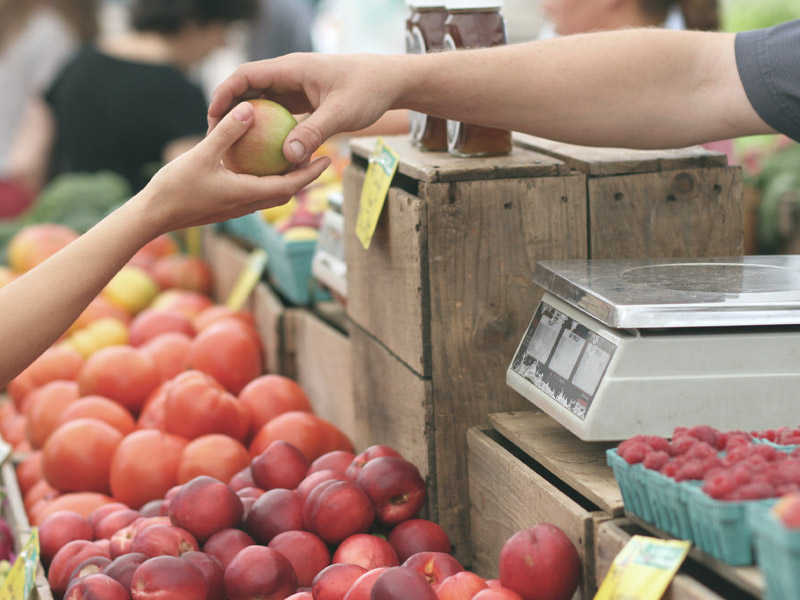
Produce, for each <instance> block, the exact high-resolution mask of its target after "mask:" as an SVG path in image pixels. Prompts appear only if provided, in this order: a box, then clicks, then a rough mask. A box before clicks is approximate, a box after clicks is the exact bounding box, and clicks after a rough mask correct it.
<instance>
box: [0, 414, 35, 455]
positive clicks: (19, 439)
mask: <svg viewBox="0 0 800 600" xmlns="http://www.w3.org/2000/svg"><path fill="white" fill-rule="evenodd" d="M0 435H2V436H3V439H4V440H5V441H7V442H8V443H9V444H11V445H12V446H14V448H15V449H16V448H17V447H18V446H22V445H23V444H24V443H26V442H27V435H28V418H27V417H26V416H25V415H21V414H19V413H17V412H14V413H11V414H9V415H7V416H6V417H4V418H3V421H2V422H0Z"/></svg>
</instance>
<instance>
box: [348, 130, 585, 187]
mask: <svg viewBox="0 0 800 600" xmlns="http://www.w3.org/2000/svg"><path fill="white" fill-rule="evenodd" d="M384 141H385V142H386V143H387V144H388V145H389V147H390V148H392V149H393V150H394V151H395V152H397V154H398V155H400V156H401V157H402V160H401V161H400V165H399V167H398V171H399V172H400V173H401V174H403V175H406V176H408V177H411V178H413V179H415V180H418V181H423V182H429V183H432V182H444V181H469V180H475V179H506V178H510V177H553V176H555V175H565V174H567V173H568V172H569V168H568V167H567V165H565V164H564V163H563V162H562V161H560V160H558V159H555V158H552V157H550V156H545V155H544V154H540V153H537V152H532V151H530V150H528V149H526V148H521V147H515V148H514V149H513V150H512V152H511V154H510V155H508V156H486V157H481V158H479V159H475V158H456V157H454V156H450V155H449V154H448V153H447V152H423V151H421V150H419V149H418V148H416V147H415V146H414V145H413V144H411V142H410V140H409V138H408V136H407V135H398V136H384ZM376 143H377V138H374V137H357V138H353V140H352V141H351V142H350V149H351V151H352V153H353V154H354V155H355V156H357V157H360V158H362V159H366V158H369V156H370V155H371V154H372V152H373V150H374V149H375V144H376Z"/></svg>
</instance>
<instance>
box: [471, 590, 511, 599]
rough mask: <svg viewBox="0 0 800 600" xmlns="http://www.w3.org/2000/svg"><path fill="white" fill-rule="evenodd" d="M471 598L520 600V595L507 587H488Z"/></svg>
mask: <svg viewBox="0 0 800 600" xmlns="http://www.w3.org/2000/svg"><path fill="white" fill-rule="evenodd" d="M472 600H522V596H520V595H519V594H518V593H517V592H515V591H513V590H509V589H508V588H504V587H495V588H493V587H489V588H487V589H485V590H481V591H480V592H478V593H477V594H475V595H474V596H473V597H472Z"/></svg>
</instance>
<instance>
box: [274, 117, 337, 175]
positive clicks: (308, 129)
mask: <svg viewBox="0 0 800 600" xmlns="http://www.w3.org/2000/svg"><path fill="white" fill-rule="evenodd" d="M341 131H343V130H342V129H341V126H340V123H339V119H338V118H336V115H335V114H334V113H332V111H331V110H330V109H326V108H325V107H324V105H321V106H320V107H319V108H317V110H315V111H314V112H313V113H311V115H309V117H308V118H306V119H304V120H303V121H301V122H300V123H298V124H297V125H296V126H295V127H294V129H292V130H291V131H290V132H289V135H288V136H286V141H284V143H283V155H284V156H285V157H286V158H287V159H288V160H289V162H291V163H293V164H301V163H302V162H303V161H305V160H308V159H309V158H310V157H311V155H312V154H313V153H314V152H315V151H316V149H317V148H319V147H320V146H321V145H322V142H324V141H325V140H327V139H328V138H329V137H331V136H332V135H334V134H336V133H340V132H341Z"/></svg>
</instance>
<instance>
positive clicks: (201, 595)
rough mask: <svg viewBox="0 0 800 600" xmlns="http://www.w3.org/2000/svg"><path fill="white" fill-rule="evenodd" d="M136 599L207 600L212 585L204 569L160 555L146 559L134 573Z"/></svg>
mask: <svg viewBox="0 0 800 600" xmlns="http://www.w3.org/2000/svg"><path fill="white" fill-rule="evenodd" d="M131 596H132V597H133V600H160V599H161V598H180V599H181V600H206V599H207V598H208V584H207V583H206V578H205V576H204V575H203V572H202V571H201V570H200V569H199V568H198V567H196V566H195V565H193V564H192V563H190V562H189V561H188V560H183V559H182V558H178V557H176V556H156V557H153V558H149V559H147V560H146V561H144V562H143V563H142V564H141V565H139V567H138V568H137V569H136V571H135V572H134V574H133V581H132V583H131Z"/></svg>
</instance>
